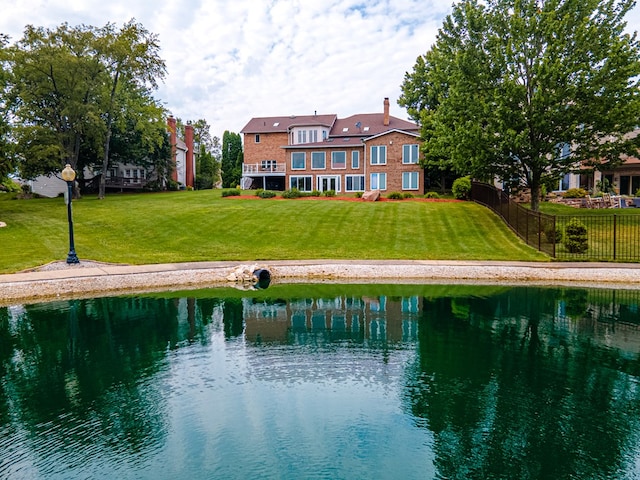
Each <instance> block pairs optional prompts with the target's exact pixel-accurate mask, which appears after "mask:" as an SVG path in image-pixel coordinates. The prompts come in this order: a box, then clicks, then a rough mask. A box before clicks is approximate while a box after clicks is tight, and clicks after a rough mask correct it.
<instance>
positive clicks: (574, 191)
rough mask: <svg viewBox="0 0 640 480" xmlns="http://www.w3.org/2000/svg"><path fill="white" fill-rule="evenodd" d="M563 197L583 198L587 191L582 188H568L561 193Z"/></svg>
mask: <svg viewBox="0 0 640 480" xmlns="http://www.w3.org/2000/svg"><path fill="white" fill-rule="evenodd" d="M562 196H563V197H564V198H584V197H586V196H587V191H586V190H585V189H584V188H570V189H569V190H567V191H566V192H564V194H563V195H562Z"/></svg>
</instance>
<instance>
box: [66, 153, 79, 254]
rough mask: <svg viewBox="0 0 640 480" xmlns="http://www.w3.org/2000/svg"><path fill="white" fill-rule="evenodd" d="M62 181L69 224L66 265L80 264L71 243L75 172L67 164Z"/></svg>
mask: <svg viewBox="0 0 640 480" xmlns="http://www.w3.org/2000/svg"><path fill="white" fill-rule="evenodd" d="M62 179H63V180H64V181H65V182H67V220H68V222H69V253H68V254H67V263H69V264H71V263H80V260H79V259H78V255H76V247H75V245H74V243H73V217H72V215H71V197H73V181H74V180H75V179H76V172H75V171H74V170H73V168H71V165H69V164H68V163H67V164H66V165H65V167H64V170H62Z"/></svg>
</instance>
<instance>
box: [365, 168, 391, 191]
mask: <svg viewBox="0 0 640 480" xmlns="http://www.w3.org/2000/svg"><path fill="white" fill-rule="evenodd" d="M374 175H375V176H376V177H377V178H378V188H375V189H374V188H373V177H374ZM381 175H384V188H380V176H381ZM369 186H370V187H371V189H372V190H380V191H382V192H383V191H385V190H387V174H386V172H375V173H371V174H370V176H369Z"/></svg>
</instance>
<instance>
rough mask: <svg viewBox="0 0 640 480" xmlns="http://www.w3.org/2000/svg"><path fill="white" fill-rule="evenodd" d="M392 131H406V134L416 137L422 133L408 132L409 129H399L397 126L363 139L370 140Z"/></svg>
mask: <svg viewBox="0 0 640 480" xmlns="http://www.w3.org/2000/svg"><path fill="white" fill-rule="evenodd" d="M390 133H404V134H405V135H410V136H412V137H416V138H417V137H419V136H420V135H418V133H417V132H408V131H407V130H399V129H397V128H394V129H392V130H385V131H384V132H381V133H379V134H377V135H373V136H371V137H367V138H364V139H363V140H362V141H363V142H368V141H369V140H373V139H374V138H379V137H384V136H385V135H388V134H390Z"/></svg>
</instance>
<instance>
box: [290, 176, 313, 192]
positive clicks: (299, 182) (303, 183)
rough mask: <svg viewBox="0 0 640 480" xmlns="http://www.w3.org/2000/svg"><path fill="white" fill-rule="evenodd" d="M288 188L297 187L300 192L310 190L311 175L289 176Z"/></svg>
mask: <svg viewBox="0 0 640 480" xmlns="http://www.w3.org/2000/svg"><path fill="white" fill-rule="evenodd" d="M289 188H297V189H298V190H300V191H301V192H310V191H311V175H304V176H299V177H289Z"/></svg>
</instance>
